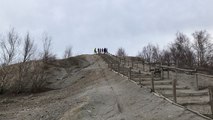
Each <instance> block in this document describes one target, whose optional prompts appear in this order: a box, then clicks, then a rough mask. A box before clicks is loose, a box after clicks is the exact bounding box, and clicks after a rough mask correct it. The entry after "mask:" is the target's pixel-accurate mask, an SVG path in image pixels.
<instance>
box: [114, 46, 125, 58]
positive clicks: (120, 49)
mask: <svg viewBox="0 0 213 120" xmlns="http://www.w3.org/2000/svg"><path fill="white" fill-rule="evenodd" d="M116 55H117V56H119V57H125V56H126V55H127V54H126V51H125V49H124V48H122V47H120V48H118V51H117V52H116Z"/></svg>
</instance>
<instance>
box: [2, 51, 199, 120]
mask: <svg viewBox="0 0 213 120" xmlns="http://www.w3.org/2000/svg"><path fill="white" fill-rule="evenodd" d="M85 58H86V60H88V62H89V63H90V66H88V67H86V68H83V69H82V70H80V71H78V72H75V73H72V74H68V75H70V76H68V77H67V78H66V79H64V80H63V81H65V82H66V84H65V85H64V87H63V88H61V89H56V90H52V91H48V92H45V93H40V94H33V95H20V96H16V97H13V96H10V97H8V96H0V99H1V100H0V120H3V119H14V120H32V119H35V120H36V119H38V120H39V119H44V120H54V119H56V120H173V119H177V120H188V119H190V120H202V119H203V118H202V117H199V116H197V115H196V114H193V113H191V112H189V111H186V110H184V109H183V108H179V107H177V106H175V105H172V104H171V103H169V102H167V101H165V100H163V99H162V98H159V97H157V96H155V95H153V94H152V93H150V91H149V90H147V89H145V88H140V87H139V86H137V85H136V84H135V83H133V82H131V81H129V80H128V79H127V78H125V77H122V76H120V75H118V74H117V73H114V72H112V71H110V70H109V69H108V68H107V65H106V64H105V63H104V62H103V60H102V59H101V58H100V57H99V56H89V55H87V56H85ZM60 85H61V83H60ZM54 86H56V84H54Z"/></svg>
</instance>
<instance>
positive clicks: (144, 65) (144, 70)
mask: <svg viewBox="0 0 213 120" xmlns="http://www.w3.org/2000/svg"><path fill="white" fill-rule="evenodd" d="M143 71H145V63H144V62H143Z"/></svg>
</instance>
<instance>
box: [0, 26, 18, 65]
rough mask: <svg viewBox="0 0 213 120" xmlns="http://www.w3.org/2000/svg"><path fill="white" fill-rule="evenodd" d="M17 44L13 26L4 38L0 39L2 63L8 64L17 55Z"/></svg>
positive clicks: (16, 35)
mask: <svg viewBox="0 0 213 120" xmlns="http://www.w3.org/2000/svg"><path fill="white" fill-rule="evenodd" d="M19 44H20V39H19V36H18V34H17V33H16V32H15V30H14V28H13V29H11V30H10V31H9V32H8V34H7V37H6V39H2V40H1V50H2V56H1V58H2V62H3V64H4V65H9V64H10V63H11V62H13V60H14V59H15V56H16V55H17V48H18V46H19Z"/></svg>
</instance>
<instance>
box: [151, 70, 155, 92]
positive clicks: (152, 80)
mask: <svg viewBox="0 0 213 120" xmlns="http://www.w3.org/2000/svg"><path fill="white" fill-rule="evenodd" d="M151 86H152V88H151V92H155V86H154V72H153V71H152V79H151Z"/></svg>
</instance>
